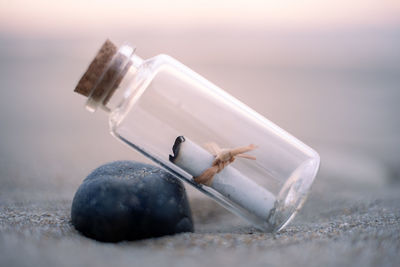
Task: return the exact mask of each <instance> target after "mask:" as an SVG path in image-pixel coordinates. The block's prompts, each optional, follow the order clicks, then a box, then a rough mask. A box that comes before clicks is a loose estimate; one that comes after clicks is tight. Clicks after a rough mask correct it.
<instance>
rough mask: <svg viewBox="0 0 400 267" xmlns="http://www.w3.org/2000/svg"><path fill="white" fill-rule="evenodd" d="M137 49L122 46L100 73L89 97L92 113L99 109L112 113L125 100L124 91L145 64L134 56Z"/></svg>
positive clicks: (88, 104)
mask: <svg viewBox="0 0 400 267" xmlns="http://www.w3.org/2000/svg"><path fill="white" fill-rule="evenodd" d="M134 52H135V49H134V48H133V47H131V46H128V45H123V46H121V47H120V48H119V49H118V50H117V51H116V52H115V54H114V55H113V56H112V58H111V60H110V61H109V62H108V63H107V64H106V66H105V68H104V69H103V70H102V71H101V72H100V73H99V75H98V78H97V80H96V81H95V82H94V83H93V86H92V88H91V90H90V93H89V95H88V99H87V102H86V108H87V109H88V110H89V111H90V112H94V111H96V110H97V109H98V108H99V107H100V108H102V109H103V110H105V111H107V112H110V111H112V110H113V109H114V108H115V107H116V106H117V105H118V104H119V103H120V102H121V101H123V98H124V89H123V88H126V85H127V83H128V82H129V81H131V80H132V79H133V78H134V77H135V74H136V72H137V70H138V68H139V66H140V65H141V64H142V63H143V59H142V58H140V57H138V56H137V55H135V54H134Z"/></svg>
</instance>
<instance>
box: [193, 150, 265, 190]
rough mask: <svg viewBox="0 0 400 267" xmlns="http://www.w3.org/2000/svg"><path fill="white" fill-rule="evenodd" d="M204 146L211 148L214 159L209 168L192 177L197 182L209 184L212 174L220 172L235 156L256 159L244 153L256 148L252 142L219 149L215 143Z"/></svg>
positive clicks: (212, 177)
mask: <svg viewBox="0 0 400 267" xmlns="http://www.w3.org/2000/svg"><path fill="white" fill-rule="evenodd" d="M206 146H207V148H208V149H209V150H211V152H212V154H213V155H214V156H215V159H214V161H213V163H212V165H211V167H210V168H208V169H206V170H205V171H204V172H203V173H202V174H201V175H199V176H197V177H194V181H195V182H196V183H198V184H204V185H207V186H210V185H211V184H212V181H213V179H214V176H215V175H216V174H217V173H219V172H221V171H222V170H223V169H224V168H225V167H226V166H228V165H229V164H231V163H232V162H234V161H235V159H236V157H240V158H246V159H252V160H255V159H256V157H254V156H251V155H248V154H245V153H247V152H249V151H252V150H254V149H256V148H257V147H256V146H255V145H253V144H250V145H248V146H243V147H237V148H233V149H220V148H219V146H218V145H217V144H215V143H210V144H207V145H206Z"/></svg>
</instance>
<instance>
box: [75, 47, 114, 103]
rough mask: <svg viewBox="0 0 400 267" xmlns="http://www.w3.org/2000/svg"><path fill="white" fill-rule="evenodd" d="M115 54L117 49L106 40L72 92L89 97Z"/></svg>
mask: <svg viewBox="0 0 400 267" xmlns="http://www.w3.org/2000/svg"><path fill="white" fill-rule="evenodd" d="M116 52H117V47H116V46H115V45H114V44H113V43H112V42H111V41H110V40H108V39H107V40H106V41H105V42H104V44H103V45H102V47H101V48H100V50H99V52H98V53H97V55H96V56H95V58H94V59H93V61H92V63H90V65H89V67H88V69H87V70H86V72H85V73H84V74H83V76H82V78H81V79H80V80H79V82H78V85H77V86H76V88H75V90H74V92H76V93H78V94H81V95H84V96H87V97H89V95H90V94H91V91H92V89H93V88H94V87H95V86H96V83H98V80H99V79H100V77H101V75H102V74H103V73H104V72H105V70H106V69H107V66H108V65H109V63H110V62H111V60H112V58H113V56H114V55H115V53H116ZM97 89H101V88H97ZM102 90H104V89H102Z"/></svg>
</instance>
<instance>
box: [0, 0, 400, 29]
mask: <svg viewBox="0 0 400 267" xmlns="http://www.w3.org/2000/svg"><path fill="white" fill-rule="evenodd" d="M221 24H222V25H225V24H227V25H243V26H247V25H250V26H251V25H255V26H271V27H289V28H290V27H306V28H307V27H308V28H309V27H342V26H347V25H350V26H351V25H356V26H357V25H399V24H400V0H297V1H296V0H275V1H273V0H271V1H269V0H264V1H257V0H253V1H252V0H239V1H234V0H229V1H227V0H220V1H217V0H202V1H190V0H166V1H157V0H142V1H128V0H114V1H111V0H109V1H107V0H98V1H94V0H79V1H75V0H34V1H30V0H25V1H22V0H0V32H12V33H21V34H24V33H29V32H34V33H54V32H57V31H60V32H61V31H67V32H73V31H78V32H81V31H83V32H84V31H90V30H99V29H101V28H104V27H113V26H118V27H126V28H129V27H140V26H143V25H145V26H149V25H151V26H154V25H156V26H173V27H178V26H179V27H192V26H212V25H221Z"/></svg>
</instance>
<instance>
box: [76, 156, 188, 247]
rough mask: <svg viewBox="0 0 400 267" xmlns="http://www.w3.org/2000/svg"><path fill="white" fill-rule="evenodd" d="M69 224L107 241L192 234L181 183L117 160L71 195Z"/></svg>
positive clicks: (160, 172)
mask: <svg viewBox="0 0 400 267" xmlns="http://www.w3.org/2000/svg"><path fill="white" fill-rule="evenodd" d="M71 219H72V224H73V225H74V226H75V228H76V229H77V230H78V231H80V232H81V233H82V234H83V235H85V236H87V237H90V238H94V239H96V240H99V241H105V242H118V241H122V240H137V239H143V238H149V237H158V236H163V235H172V234H175V233H181V232H193V220H192V215H191V211H190V207H189V203H188V201H187V196H186V192H185V188H184V187H183V185H182V182H181V181H179V180H178V179H176V178H174V177H173V176H172V175H170V174H169V173H168V172H166V171H164V170H162V169H160V168H158V167H154V166H151V165H148V164H143V163H138V162H132V161H117V162H113V163H109V164H105V165H103V166H101V167H99V168H97V169H95V170H94V171H93V172H92V173H91V174H89V176H88V177H87V178H86V179H85V180H84V181H83V183H82V185H81V186H80V187H79V189H78V191H77V192H76V193H75V197H74V200H73V202H72V208H71Z"/></svg>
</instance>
